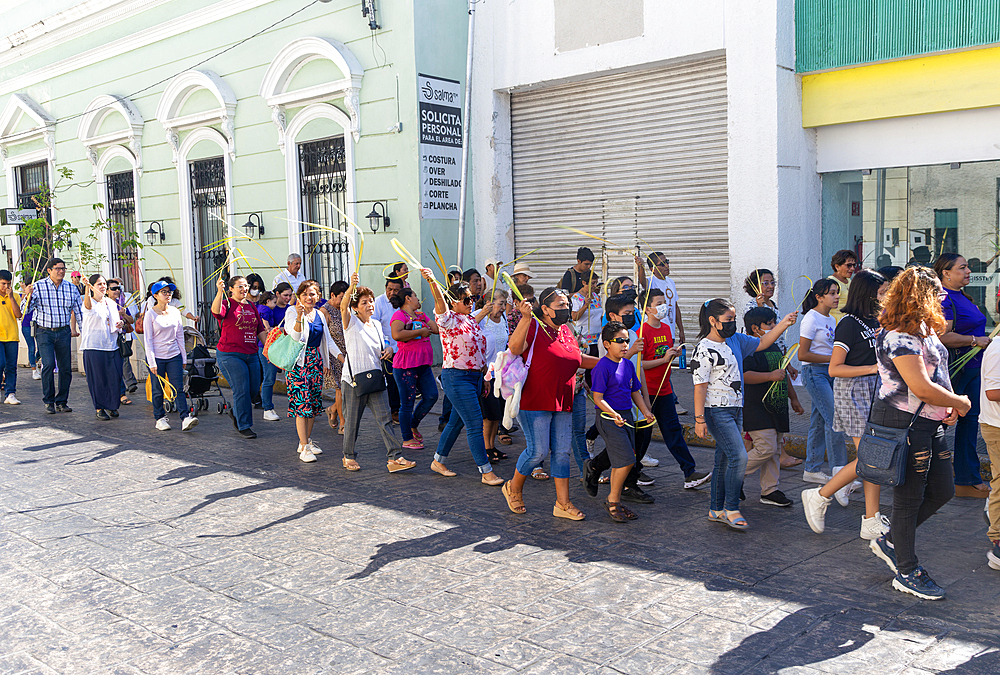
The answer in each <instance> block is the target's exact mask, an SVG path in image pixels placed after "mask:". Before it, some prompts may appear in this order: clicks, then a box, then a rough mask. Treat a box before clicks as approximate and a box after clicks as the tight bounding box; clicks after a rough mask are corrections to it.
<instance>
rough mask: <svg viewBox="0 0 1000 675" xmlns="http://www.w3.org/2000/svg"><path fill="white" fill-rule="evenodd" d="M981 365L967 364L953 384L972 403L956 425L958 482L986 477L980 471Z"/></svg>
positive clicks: (972, 481) (975, 480) (976, 480)
mask: <svg viewBox="0 0 1000 675" xmlns="http://www.w3.org/2000/svg"><path fill="white" fill-rule="evenodd" d="M981 371H982V369H981V368H970V367H969V366H966V367H965V368H962V370H961V371H960V372H959V373H958V377H957V378H955V380H953V381H952V383H951V386H952V388H953V389H954V390H955V393H956V394H958V395H959V396H962V395H963V394H964V395H965V396H968V397H969V402H970V403H972V407H971V408H970V409H969V412H967V413H965V417H959V418H958V423H957V424H956V425H955V460H954V461H955V485H979V484H980V483H982V482H983V477H982V475H980V473H979V454H978V453H977V452H976V445H977V444H978V443H979V389H980V386H981V383H982V380H981V378H980V374H981Z"/></svg>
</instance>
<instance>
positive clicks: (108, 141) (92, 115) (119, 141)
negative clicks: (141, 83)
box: [77, 94, 143, 176]
mask: <svg viewBox="0 0 1000 675" xmlns="http://www.w3.org/2000/svg"><path fill="white" fill-rule="evenodd" d="M115 113H117V114H119V115H121V116H122V117H123V118H125V123H126V128H125V129H120V130H117V131H113V132H111V133H108V134H102V135H98V130H99V129H100V127H101V124H102V123H103V122H104V120H105V119H106V118H107V116H108V115H113V114H115ZM142 129H143V121H142V115H140V114H139V111H138V110H137V109H136V107H135V105H133V104H132V102H131V101H130V100H128V99H127V98H125V97H124V96H111V95H107V94H105V95H102V96H98V97H97V98H95V99H94V100H93V101H91V102H90V105H88V106H87V111H86V113H85V114H84V116H83V117H82V118H81V119H80V126H79V128H78V130H77V138H79V139H80V142H81V143H83V146H84V147H85V148H86V149H87V158H88V159H89V160H90V164H91V166H92V167H93V171H94V175H95V176H96V175H97V152H96V149H98V148H106V147H108V146H111V145H123V146H126V147H127V148H128V149H129V151H130V152H131V153H132V155H133V157H134V158H135V165H136V169H137V170H138V172H139V175H142Z"/></svg>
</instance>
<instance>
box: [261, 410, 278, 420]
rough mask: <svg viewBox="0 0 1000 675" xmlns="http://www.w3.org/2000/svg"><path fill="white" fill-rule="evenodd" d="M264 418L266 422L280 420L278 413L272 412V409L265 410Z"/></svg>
mask: <svg viewBox="0 0 1000 675" xmlns="http://www.w3.org/2000/svg"><path fill="white" fill-rule="evenodd" d="M264 420H265V421H267V422H277V421H279V420H281V417H280V416H279V415H278V413H276V412H274V411H273V410H265V411H264Z"/></svg>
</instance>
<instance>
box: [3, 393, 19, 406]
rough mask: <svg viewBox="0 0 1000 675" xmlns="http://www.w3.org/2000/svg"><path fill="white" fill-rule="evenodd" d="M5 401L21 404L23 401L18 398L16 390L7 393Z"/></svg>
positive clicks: (11, 403)
mask: <svg viewBox="0 0 1000 675" xmlns="http://www.w3.org/2000/svg"><path fill="white" fill-rule="evenodd" d="M4 403H6V404H7V405H21V402H20V401H18V400H17V396H14V392H11V393H9V394H7V398H6V399H4Z"/></svg>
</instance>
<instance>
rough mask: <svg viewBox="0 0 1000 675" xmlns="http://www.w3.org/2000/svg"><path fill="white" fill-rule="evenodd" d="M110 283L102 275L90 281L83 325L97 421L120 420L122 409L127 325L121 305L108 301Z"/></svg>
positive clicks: (82, 340) (85, 293)
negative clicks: (122, 342)
mask: <svg viewBox="0 0 1000 675" xmlns="http://www.w3.org/2000/svg"><path fill="white" fill-rule="evenodd" d="M107 289H108V282H107V281H105V280H104V277H103V276H101V275H100V274H94V275H92V276H91V277H90V278H89V279H87V281H86V285H85V287H84V289H83V325H82V326H81V329H80V349H81V350H83V366H84V370H85V371H86V373H87V388H88V389H90V399H91V401H93V403H94V409H95V410H96V411H97V419H99V420H102V421H105V422H106V421H108V420H110V419H111V418H112V417H118V408H119V406H120V405H121V398H120V392H121V385H122V353H121V350H119V349H118V333H119V331H121V329H122V326H123V325H124V322H123V321H122V318H121V317H120V316H118V304H117V303H116V302H115V301H114V300H112V299H111V298H108V297H105V292H106V291H107Z"/></svg>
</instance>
